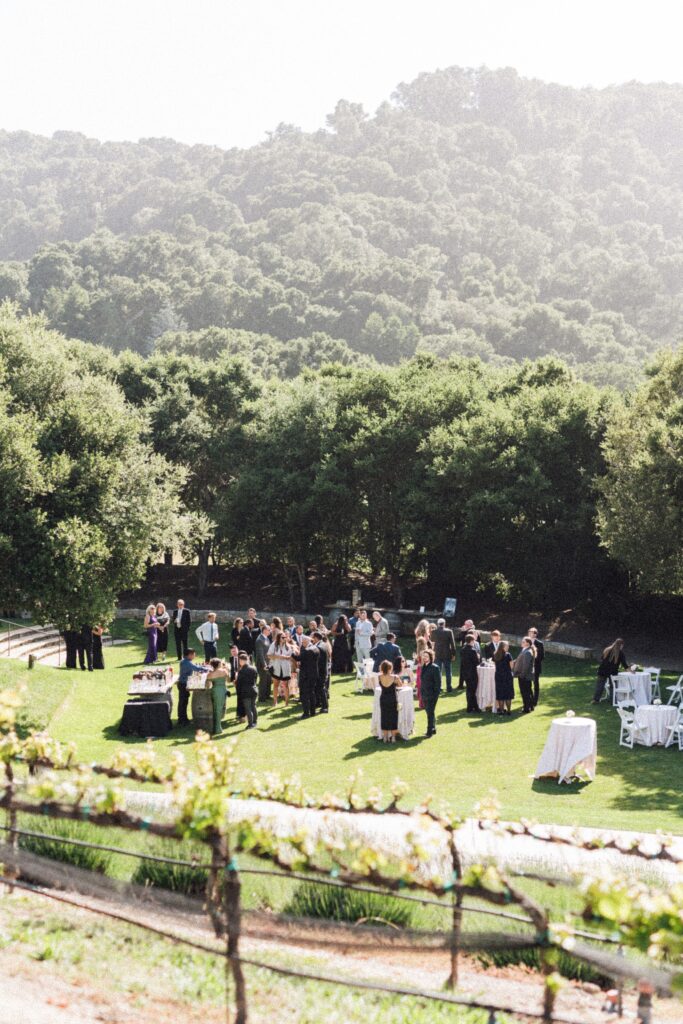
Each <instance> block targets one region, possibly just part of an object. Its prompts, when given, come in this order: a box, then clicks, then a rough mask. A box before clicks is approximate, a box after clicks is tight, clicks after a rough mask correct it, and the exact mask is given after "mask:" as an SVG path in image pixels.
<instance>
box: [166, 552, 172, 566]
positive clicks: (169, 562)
mask: <svg viewBox="0 0 683 1024" xmlns="http://www.w3.org/2000/svg"><path fill="white" fill-rule="evenodd" d="M164 565H166V566H169V567H170V566H172V565H173V550H172V549H171V550H170V551H164Z"/></svg>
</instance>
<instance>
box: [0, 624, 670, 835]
mask: <svg viewBox="0 0 683 1024" xmlns="http://www.w3.org/2000/svg"><path fill="white" fill-rule="evenodd" d="M117 635H118V636H122V635H127V636H129V637H130V638H131V639H132V641H133V642H132V643H131V644H129V645H128V646H121V647H114V648H109V647H107V648H106V649H105V661H106V664H107V669H106V670H105V671H104V672H95V673H81V672H79V671H76V672H73V671H68V670H66V669H63V668H62V669H47V668H38V669H35V670H34V671H33V672H32V673H29V672H28V671H27V670H26V669H24V668H18V667H17V665H16V663H11V662H6V661H3V662H0V686H3V685H8V683H11V682H12V681H13V680H14V679H15V678H20V679H25V680H26V679H29V678H30V682H31V708H32V712H31V717H33V718H36V719H37V720H39V719H41V718H49V716H50V715H52V717H51V721H50V731H51V732H52V733H53V734H54V735H55V736H57V737H58V738H60V739H63V740H75V741H76V743H77V746H78V750H79V754H80V756H81V757H82V758H83V759H84V760H86V761H91V760H99V759H106V758H108V757H109V756H110V754H111V753H112V752H113V750H114V749H115V748H116V746H117V745H118V744H120V743H126V744H130V745H136V744H141V743H143V742H144V741H143V740H138V739H133V738H126V739H122V738H121V737H119V736H118V733H117V729H118V723H119V719H120V716H121V709H122V706H123V703H124V700H125V694H126V689H127V686H128V683H129V680H130V677H131V675H132V672H133V671H134V670H135V668H136V667H138V666H139V664H140V662H141V661H142V655H143V650H144V640H143V638H142V636H141V630H140V626H139V624H137V623H117ZM545 668H546V671H547V675H546V676H545V678H544V679H543V680H542V690H541V703H540V705H539V707H538V709H537V710H536V711H535V712H534V713H533V714H531V715H520V714H519V713H515V711H514V710H513V715H512V717H510V718H498V717H494V716H491V715H478V716H468V715H467V714H466V713H465V702H464V696H463V694H462V693H457V694H454V695H452V696H447V697H446V696H444V697H442V698H441V700H440V701H439V704H438V707H437V724H438V733H437V735H436V736H435V737H433V738H432V739H430V740H426V739H423V733H424V728H425V722H424V713H422V712H418V713H417V716H416V731H415V735H414V736H413V738H411V739H410V740H409V741H408V742H401V741H399V742H398V743H397V744H396V745H395V746H385V745H383V744H380V743H378V742H377V741H376V740H375V739H373V738H372V737H370V735H369V731H370V715H371V708H372V697H371V695H370V694H369V693H367V694H361V695H358V694H356V693H355V685H354V681H353V679H352V678H351V677H339V678H335V679H334V681H333V683H332V693H331V707H330V714H329V715H321V716H318V717H316V718H314V719H311V720H309V721H300V719H299V713H300V709H299V705H298V704H297V703H294V704H292V705H291V706H290V707H289V708H288V709H286V710H285V709H284V707H282V706H280V707H278V708H277V709H275V710H271V709H263V710H262V711H261V717H260V721H259V727H258V729H256V730H252V731H250V732H248V733H247V732H245V730H244V726H238V725H237V724H236V723H235V722H234V714H233V711H234V706H235V698H234V696H233V697H232V699H231V700H230V701H229V704H228V718H227V719H226V729H225V734H224V736H225V737H226V738H227V737H231V736H235V735H239V737H240V740H239V748H238V749H239V754H240V758H241V760H242V761H243V763H244V765H245V766H247V767H248V768H249V769H253V770H255V771H266V770H268V771H272V770H277V771H279V772H281V773H282V774H285V775H290V774H293V773H298V774H299V775H300V776H301V777H302V779H303V780H304V782H305V784H306V786H307V787H308V788H309V789H310V790H311V791H312V792H314V793H317V794H320V793H323V792H325V791H340V790H341V789H342V788H343V787H344V784H345V782H346V780H347V779H348V776H349V775H350V774H351V772H352V771H355V770H356V769H358V768H362V769H363V772H364V777H365V779H366V781H367V784H368V785H371V784H378V785H380V786H382V787H385V788H386V789H388V787H389V786H390V784H391V782H392V781H393V779H395V778H396V777H399V778H401V779H403V780H405V781H406V782H407V783H408V784H409V786H410V793H409V797H410V799H412V800H417V799H419V798H421V797H423V796H425V795H426V794H428V793H432V794H434V796H435V798H436V800H437V801H439V800H443V801H445V802H447V803H448V804H449V805H450V806H452V807H453V808H455V809H456V810H458V811H460V812H463V813H470V812H471V811H472V808H473V806H474V804H475V803H476V801H477V800H478V799H480V798H481V797H482V796H484V795H486V794H487V793H488V792H489V791H490V790H491V789H495V790H496V791H497V793H498V796H499V799H500V801H501V804H502V809H503V814H504V815H505V816H507V817H511V818H513V817H520V816H526V817H530V818H534V819H536V820H538V821H543V822H549V823H562V824H582V825H593V826H605V827H612V828H625V829H634V830H640V829H643V830H655V829H663V830H666V831H671V832H675V833H679V834H680V833H681V832H683V801H682V800H681V792H683V754H681V753H680V752H679V751H678V749H677V748H670V749H668V750H664V749H662V748H660V747H654V748H646V747H636V748H635V750H633V751H629V750H627V749H625V748H620V747H619V745H618V735H619V729H618V718H617V714H616V711H615V710H614V709H613V708H612V707H611V706H610V705H608V704H607V703H603V704H601V705H600V706H599V707H597V708H596V707H594V706H593V705H591V704H590V697H591V693H592V687H593V681H594V666H591V665H587V664H586V663H585V662H580V661H575V660H573V659H568V658H557V657H549V658H547V659H546V665H545ZM518 705H519V701H516V702H515V705H514V706H513V707H516V706H518ZM568 708H573V709H574V710H575V711H576V713H577V714H586V715H592V716H594V717H595V718H596V720H597V724H598V774H597V778H596V780H595V781H594V782H593V783H590V784H581V785H579V784H574V785H571V786H558V785H557V783H556V782H554V781H545V782H535V781H534V780H533V778H532V777H531V776H532V775H533V772H534V768H535V766H536V762H537V759H538V757H539V754H540V752H541V750H542V747H543V744H544V741H545V737H546V734H547V731H548V726H549V724H550V721H551V719H552V718H553V717H555V716H556V715H558V714H562V713H564V712H565V711H566V710H567V709H568ZM53 712H54V714H53ZM224 741H225V740H224V739H220V740H217V742H224ZM155 746H156V748H157V749H158V751H159V754H160V755H161V756H162V757H164V756H168V755H170V753H171V751H173V750H176V749H178V748H180V749H182V750H184V751H185V752H186V753H187V754H188V756H190V757H191V756H192V754H193V747H194V741H193V730H192V728H188V729H174V730H173V732H172V733H171V734H170V735H169V736H168V737H167V738H166V739H163V740H158V741H156V743H155Z"/></svg>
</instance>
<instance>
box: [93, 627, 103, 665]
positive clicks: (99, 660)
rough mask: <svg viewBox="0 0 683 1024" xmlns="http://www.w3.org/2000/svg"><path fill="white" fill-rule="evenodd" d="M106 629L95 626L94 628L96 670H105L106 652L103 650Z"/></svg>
mask: <svg viewBox="0 0 683 1024" xmlns="http://www.w3.org/2000/svg"><path fill="white" fill-rule="evenodd" d="M103 634H104V629H103V628H102V626H93V628H92V667H93V668H94V669H104V651H103V650H102V636H103Z"/></svg>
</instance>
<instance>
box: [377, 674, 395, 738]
mask: <svg viewBox="0 0 683 1024" xmlns="http://www.w3.org/2000/svg"><path fill="white" fill-rule="evenodd" d="M399 683H400V681H399V679H398V678H397V677H396V676H395V675H394V666H393V665H392V664H391V662H390V661H383V662H382V664H381V665H380V667H379V685H380V686H381V688H382V689H381V693H380V695H379V714H380V727H381V729H382V742H383V743H395V742H396V734H397V733H398V695H397V693H396V691H397V689H398V686H399Z"/></svg>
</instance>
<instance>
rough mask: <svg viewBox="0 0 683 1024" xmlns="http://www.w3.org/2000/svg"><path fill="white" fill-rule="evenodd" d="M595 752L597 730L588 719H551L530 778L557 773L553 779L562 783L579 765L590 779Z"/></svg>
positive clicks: (593, 768)
mask: <svg viewBox="0 0 683 1024" xmlns="http://www.w3.org/2000/svg"><path fill="white" fill-rule="evenodd" d="M597 753H598V743H597V732H596V728H595V721H594V720H593V719H592V718H554V719H553V721H552V722H551V724H550V732H549V733H548V738H547V739H546V741H545V746H544V748H543V753H542V754H541V756H540V758H539V761H538V764H537V765H536V773H535V775H534V778H535V779H540V778H542V777H543V776H544V775H557V776H558V780H557V781H558V782H564V781H565V779H567V778H571V776H572V775H574V774H575V772H576V769H577V768H578V767H579V765H582V766H583V768H584V769H585V770H586V773H587V774H588V776H589V778H591V779H593V778H595V765H596V759H597Z"/></svg>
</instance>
